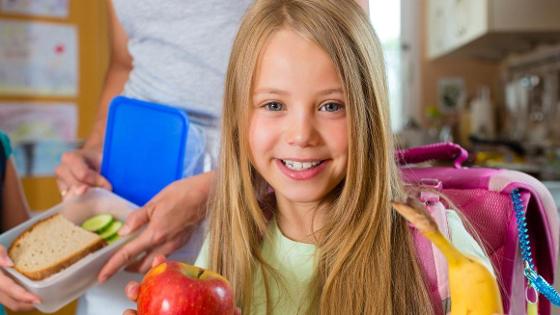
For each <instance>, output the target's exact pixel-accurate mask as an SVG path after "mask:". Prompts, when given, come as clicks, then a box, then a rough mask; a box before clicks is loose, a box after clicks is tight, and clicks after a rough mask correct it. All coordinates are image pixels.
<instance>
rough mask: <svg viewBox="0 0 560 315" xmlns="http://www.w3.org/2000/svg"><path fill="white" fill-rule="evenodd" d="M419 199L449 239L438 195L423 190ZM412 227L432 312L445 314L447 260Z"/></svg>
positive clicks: (447, 293) (447, 311)
mask: <svg viewBox="0 0 560 315" xmlns="http://www.w3.org/2000/svg"><path fill="white" fill-rule="evenodd" d="M420 201H422V202H423V203H424V204H425V205H426V209H427V210H428V212H429V213H430V215H431V216H432V217H433V218H434V220H435V222H436V223H437V225H438V228H439V230H440V231H441V233H442V235H443V236H445V237H446V238H448V239H450V232H449V226H448V223H447V209H446V208H445V206H444V205H443V204H442V203H441V201H440V199H439V195H438V194H436V193H433V192H428V191H423V192H421V193H420ZM412 229H413V231H412V234H413V238H414V244H415V246H416V250H417V254H418V257H419V258H420V265H421V266H422V267H423V271H424V274H425V279H426V282H427V283H426V285H427V288H428V291H429V294H430V298H431V300H432V303H433V305H434V312H435V314H447V313H449V312H450V310H451V303H450V293H449V277H448V271H447V269H448V267H447V260H446V259H445V257H444V256H443V254H442V253H441V252H440V251H439V250H438V249H437V248H436V246H435V245H434V244H432V243H431V242H430V241H429V240H427V239H426V238H424V236H422V234H421V233H420V232H419V231H417V230H416V229H414V228H412Z"/></svg>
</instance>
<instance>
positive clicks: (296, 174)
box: [276, 159, 328, 180]
mask: <svg viewBox="0 0 560 315" xmlns="http://www.w3.org/2000/svg"><path fill="white" fill-rule="evenodd" d="M276 161H277V162H278V163H277V164H278V167H279V168H280V170H281V171H282V172H283V173H284V174H286V176H288V177H290V178H292V179H295V180H306V179H310V178H312V177H313V176H315V175H317V174H319V173H320V172H321V171H322V170H324V169H325V167H326V165H327V163H328V160H307V161H305V160H304V161H297V160H294V159H289V160H284V159H277V160H276Z"/></svg>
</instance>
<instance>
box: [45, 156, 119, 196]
mask: <svg viewBox="0 0 560 315" xmlns="http://www.w3.org/2000/svg"><path fill="white" fill-rule="evenodd" d="M100 167H101V151H100V150H95V149H80V150H74V151H70V152H66V153H64V154H63V155H62V158H61V161H60V165H59V166H58V167H57V168H56V171H55V172H56V182H57V185H58V189H59V190H60V194H61V195H62V197H63V198H64V197H65V196H67V195H69V194H74V195H81V194H83V193H84V192H86V190H87V189H88V188H90V187H101V188H105V189H108V190H111V188H112V187H111V184H110V183H109V181H108V180H107V179H106V178H105V177H103V176H101V174H100V173H99V171H100Z"/></svg>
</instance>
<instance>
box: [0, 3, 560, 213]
mask: <svg viewBox="0 0 560 315" xmlns="http://www.w3.org/2000/svg"><path fill="white" fill-rule="evenodd" d="M232 1H234V0H232ZM370 16H371V21H372V23H373V26H374V28H375V29H376V31H377V33H378V36H379V38H380V39H381V41H382V43H383V46H384V50H385V58H386V65H387V73H388V79H389V84H390V94H391V95H390V96H391V111H392V126H393V129H394V131H395V132H396V133H397V139H398V143H399V145H400V146H401V147H408V146H414V145H420V144H426V143H432V142H439V141H453V142H456V143H459V144H461V145H462V146H464V147H465V148H467V149H468V150H469V152H470V155H471V158H470V161H469V165H480V166H491V167H501V168H511V169H516V170H520V171H524V172H527V173H529V174H531V175H533V176H536V177H537V178H539V179H541V180H543V181H545V183H546V185H547V186H548V187H549V188H550V190H551V191H552V192H553V193H554V194H555V198H556V199H557V202H559V203H560V1H559V0H370ZM107 22H108V19H107V8H106V2H105V1H102V0H0V129H3V130H5V131H6V132H8V134H9V135H10V137H11V139H12V142H13V143H12V144H13V146H14V151H15V160H16V164H17V168H18V171H19V173H20V175H21V176H22V181H23V185H24V189H25V193H26V196H27V198H28V200H29V203H30V205H31V208H32V209H34V210H43V209H47V208H49V207H51V206H53V205H54V204H56V203H58V202H60V195H59V192H58V190H57V188H56V183H55V179H54V168H55V167H56V165H58V163H59V159H60V156H61V154H62V153H63V152H64V151H65V150H69V149H72V148H75V147H76V146H78V145H79V144H80V143H81V141H82V140H83V139H84V138H85V137H87V135H88V133H89V131H90V130H91V128H92V125H93V122H94V119H95V113H96V109H97V102H98V100H99V95H100V91H101V86H102V83H103V79H104V75H105V70H106V68H107V65H108V58H109V54H108V52H109V44H108V33H107V32H108V28H107Z"/></svg>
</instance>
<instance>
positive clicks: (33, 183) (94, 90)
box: [0, 0, 109, 315]
mask: <svg viewBox="0 0 560 315" xmlns="http://www.w3.org/2000/svg"><path fill="white" fill-rule="evenodd" d="M69 3H70V11H69V12H70V13H69V17H68V18H67V19H63V20H61V19H53V18H42V17H29V16H20V15H6V14H2V13H1V12H0V18H6V19H17V20H24V21H30V20H34V21H45V22H53V23H64V24H73V25H75V26H76V27H77V28H78V38H79V43H78V44H79V58H80V60H79V61H80V62H79V67H80V69H79V91H78V96H77V97H70V98H67V97H66V98H60V97H56V98H53V97H43V96H41V97H30V96H18V95H13V96H10V97H2V98H0V100H2V101H25V102H29V101H41V102H45V101H47V102H48V101H53V102H57V101H65V102H74V103H76V104H77V106H78V135H77V136H78V138H79V139H84V138H85V137H86V136H87V134H88V133H89V131H90V130H91V128H92V125H93V121H94V117H95V113H96V110H97V102H98V99H99V95H100V92H101V86H102V82H103V78H104V75H105V71H106V68H107V63H108V56H109V55H108V50H109V49H108V47H109V46H108V31H107V30H108V29H107V26H108V23H107V8H106V1H101V0H93V1H90V0H70V1H69ZM22 181H23V186H24V189H25V194H26V196H27V199H28V201H29V204H30V206H31V208H32V209H34V210H44V209H47V208H50V207H51V206H53V205H55V204H56V203H58V202H60V195H59V192H58V189H57V187H56V182H55V179H54V177H41V178H37V177H34V178H33V177H30V178H23V179H22ZM75 309H76V305H75V303H72V304H70V305H68V306H67V307H65V308H64V309H62V310H61V311H59V312H57V313H55V314H58V315H70V314H74V313H75ZM12 314H14V313H12ZM18 314H30V315H31V314H33V315H36V314H41V313H40V312H27V313H18Z"/></svg>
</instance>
